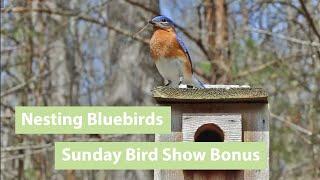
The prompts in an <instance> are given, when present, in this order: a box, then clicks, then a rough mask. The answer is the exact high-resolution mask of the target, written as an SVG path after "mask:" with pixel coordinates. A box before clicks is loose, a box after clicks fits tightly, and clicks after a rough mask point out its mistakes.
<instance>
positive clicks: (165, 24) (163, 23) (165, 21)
mask: <svg viewBox="0 0 320 180" xmlns="http://www.w3.org/2000/svg"><path fill="white" fill-rule="evenodd" d="M149 23H150V24H152V25H153V26H156V27H159V28H162V29H168V28H174V26H175V24H174V22H173V21H172V20H171V19H169V18H168V17H166V16H162V15H160V16H156V17H154V18H153V19H151V20H150V21H149Z"/></svg>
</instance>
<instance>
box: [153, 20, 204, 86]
mask: <svg viewBox="0 0 320 180" xmlns="http://www.w3.org/2000/svg"><path fill="white" fill-rule="evenodd" d="M149 23H150V24H152V25H153V35H152V37H151V40H150V51H151V57H152V59H153V60H154V62H155V64H156V66H157V69H158V71H159V72H160V74H161V76H162V77H163V78H164V79H165V81H167V84H166V85H170V86H172V87H178V86H179V84H180V83H183V84H186V85H191V86H194V87H197V88H204V85H203V84H202V82H200V81H199V80H198V79H197V78H196V77H195V76H194V74H193V70H192V62H191V58H190V55H189V52H188V50H187V48H186V46H185V44H184V43H183V41H182V39H181V38H179V37H178V35H177V34H176V31H175V24H174V22H173V21H172V20H171V19H169V18H167V17H165V16H156V17H155V18H153V19H152V20H150V21H149Z"/></svg>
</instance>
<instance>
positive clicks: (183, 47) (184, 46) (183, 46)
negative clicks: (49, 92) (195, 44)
mask: <svg viewBox="0 0 320 180" xmlns="http://www.w3.org/2000/svg"><path fill="white" fill-rule="evenodd" d="M176 37H177V41H178V43H179V44H180V46H181V48H182V49H183V51H184V52H185V53H186V55H187V57H188V59H189V61H190V64H191V71H193V68H192V61H191V57H190V54H189V52H188V49H187V46H186V45H185V44H184V42H183V41H182V39H181V38H180V37H179V36H178V35H177V36H176Z"/></svg>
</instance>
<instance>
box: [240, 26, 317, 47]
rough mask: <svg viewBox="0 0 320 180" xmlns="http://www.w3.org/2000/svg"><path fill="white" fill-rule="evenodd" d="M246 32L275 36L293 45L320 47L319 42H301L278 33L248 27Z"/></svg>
mask: <svg viewBox="0 0 320 180" xmlns="http://www.w3.org/2000/svg"><path fill="white" fill-rule="evenodd" d="M245 31H250V32H255V33H260V34H265V35H269V36H274V37H277V38H280V39H284V40H287V41H290V42H293V43H297V44H302V45H306V46H313V47H320V43H319V42H310V41H304V40H300V39H296V38H292V37H288V36H284V35H281V34H276V33H273V32H270V31H266V30H262V29H257V28H252V27H247V28H245Z"/></svg>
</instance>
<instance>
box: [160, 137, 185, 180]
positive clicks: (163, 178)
mask: <svg viewBox="0 0 320 180" xmlns="http://www.w3.org/2000/svg"><path fill="white" fill-rule="evenodd" d="M179 141H182V132H173V133H171V134H156V135H155V142H179ZM167 179H168V180H169V179H176V180H184V175H183V170H159V169H155V170H154V180H167Z"/></svg>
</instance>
